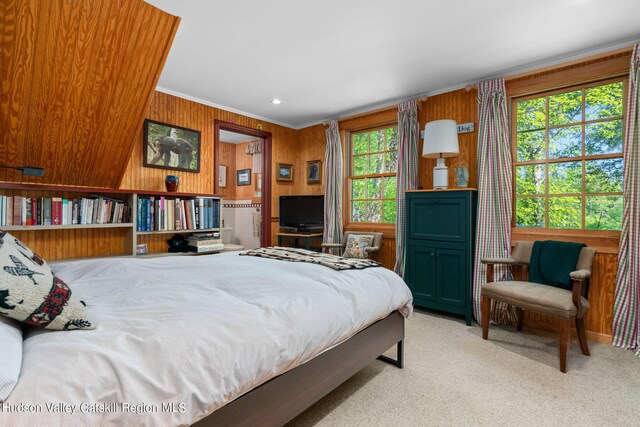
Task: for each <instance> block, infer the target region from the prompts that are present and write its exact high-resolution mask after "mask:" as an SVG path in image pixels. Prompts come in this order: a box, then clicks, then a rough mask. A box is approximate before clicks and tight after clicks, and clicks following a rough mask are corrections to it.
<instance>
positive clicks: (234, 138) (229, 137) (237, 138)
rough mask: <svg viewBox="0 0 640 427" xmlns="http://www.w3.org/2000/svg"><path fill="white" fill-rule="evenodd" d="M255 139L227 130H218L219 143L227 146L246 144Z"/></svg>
mask: <svg viewBox="0 0 640 427" xmlns="http://www.w3.org/2000/svg"><path fill="white" fill-rule="evenodd" d="M255 138H256V137H255V136H250V135H243V134H241V133H236V132H229V131H228V130H222V129H221V130H220V142H226V143H228V144H240V143H241V142H246V141H249V140H252V139H255Z"/></svg>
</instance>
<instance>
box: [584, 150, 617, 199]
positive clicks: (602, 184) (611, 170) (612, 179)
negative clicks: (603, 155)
mask: <svg viewBox="0 0 640 427" xmlns="http://www.w3.org/2000/svg"><path fill="white" fill-rule="evenodd" d="M585 166H586V172H587V173H586V175H585V193H618V192H622V159H621V158H618V159H603V160H587V161H586V165H585Z"/></svg>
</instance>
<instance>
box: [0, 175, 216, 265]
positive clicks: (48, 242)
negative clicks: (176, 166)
mask: <svg viewBox="0 0 640 427" xmlns="http://www.w3.org/2000/svg"><path fill="white" fill-rule="evenodd" d="M0 196H7V197H25V198H30V199H47V198H49V199H53V198H61V199H67V200H72V199H93V200H99V199H105V200H109V201H118V200H119V201H122V202H123V204H124V205H125V206H128V207H129V209H128V215H127V218H126V220H125V221H123V222H111V223H85V224H71V223H69V224H64V225H63V224H59V225H44V224H37V225H2V226H0V229H2V230H4V231H8V232H11V233H14V234H15V235H16V237H18V238H19V239H21V240H23V241H25V243H26V244H27V245H28V246H31V247H33V249H34V250H35V251H36V252H38V253H40V254H41V255H42V256H43V257H44V258H49V259H65V258H78V257H96V256H135V254H136V246H137V245H138V244H139V243H145V244H149V246H151V247H150V249H149V252H150V253H149V255H154V254H160V253H162V252H164V251H166V250H167V246H166V239H167V238H168V237H170V236H171V235H174V234H183V235H188V234H191V233H201V232H210V231H220V224H221V212H222V199H221V198H220V197H218V196H215V195H211V194H200V193H182V192H175V193H169V192H149V191H136V190H118V189H110V188H92V187H74V186H66V185H38V184H22V183H9V182H0ZM176 199H179V200H180V201H182V202H183V204H184V202H186V203H192V206H194V202H197V201H200V200H207V201H212V202H209V203H211V209H210V210H207V214H208V216H207V222H206V224H207V227H206V228H205V227H202V228H201V227H200V225H199V218H200V215H199V214H200V211H199V208H198V222H197V223H194V224H192V223H191V221H189V227H190V228H188V229H184V228H183V226H184V225H186V223H184V222H183V223H182V224H178V222H176V221H177V219H176V217H175V215H176V212H175V211H173V210H172V217H171V219H172V220H174V222H173V223H172V224H169V223H168V222H167V223H165V224H164V225H163V226H161V227H159V228H161V229H153V228H154V227H151V229H144V228H141V224H140V222H139V221H138V218H139V215H140V214H142V212H139V206H140V205H139V201H140V200H154V201H155V200H163V201H165V202H169V201H171V203H173V201H175V200H176ZM192 201H194V202H192ZM213 203H217V208H216V209H215V210H214V209H213ZM183 204H182V205H183ZM182 205H181V206H182ZM110 206H111V205H109V208H105V209H107V210H106V211H107V212H109V210H108V209H110ZM176 206H177V205H176ZM69 209H70V210H69V212H72V209H71V208H69ZM87 212H88V211H87ZM111 212H113V210H111ZM203 212H204V211H203ZM190 213H191V214H192V217H193V218H195V212H190ZM0 214H1V212H0ZM74 215H76V214H74ZM98 215H99V214H98ZM43 218H44V217H43V216H40V217H39V218H38V220H37V221H38V222H42V220H43ZM94 218H95V216H94ZM66 219H67V221H68V222H71V221H72V218H70V217H68V216H67V217H66ZM5 222H6V213H5ZM195 227H198V228H195ZM156 228H158V227H156ZM78 233H80V234H78ZM52 236H53V237H52ZM83 248H84V250H83ZM79 253H81V255H79Z"/></svg>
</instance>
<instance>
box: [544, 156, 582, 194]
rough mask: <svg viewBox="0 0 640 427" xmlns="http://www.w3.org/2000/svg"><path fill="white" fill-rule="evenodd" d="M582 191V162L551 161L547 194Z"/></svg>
mask: <svg viewBox="0 0 640 427" xmlns="http://www.w3.org/2000/svg"><path fill="white" fill-rule="evenodd" d="M568 193H582V162H566V163H551V164H550V165H549V194H568Z"/></svg>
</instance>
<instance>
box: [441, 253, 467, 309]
mask: <svg viewBox="0 0 640 427" xmlns="http://www.w3.org/2000/svg"><path fill="white" fill-rule="evenodd" d="M465 260H466V250H464V249H442V248H440V249H436V277H437V283H438V285H437V290H436V301H438V302H440V303H442V304H448V305H455V306H458V307H465V306H466V303H465V287H466V280H467V271H466V270H467V268H466V262H465Z"/></svg>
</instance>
